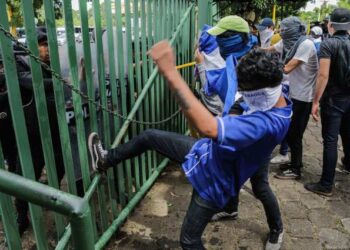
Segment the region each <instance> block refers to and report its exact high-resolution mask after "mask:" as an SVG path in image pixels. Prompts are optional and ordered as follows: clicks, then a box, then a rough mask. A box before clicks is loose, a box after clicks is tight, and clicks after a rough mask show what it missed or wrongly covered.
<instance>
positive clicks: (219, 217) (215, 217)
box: [211, 211, 238, 221]
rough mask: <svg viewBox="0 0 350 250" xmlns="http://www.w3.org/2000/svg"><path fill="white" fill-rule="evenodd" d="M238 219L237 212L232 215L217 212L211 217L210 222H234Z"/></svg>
mask: <svg viewBox="0 0 350 250" xmlns="http://www.w3.org/2000/svg"><path fill="white" fill-rule="evenodd" d="M237 217H238V212H237V211H233V212H232V213H227V212H219V213H216V214H214V215H213V217H211V221H219V220H224V219H226V220H230V219H231V220H235V219H237Z"/></svg>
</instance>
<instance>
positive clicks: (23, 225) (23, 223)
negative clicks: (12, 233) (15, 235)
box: [17, 213, 29, 236]
mask: <svg viewBox="0 0 350 250" xmlns="http://www.w3.org/2000/svg"><path fill="white" fill-rule="evenodd" d="M17 224H18V231H19V235H20V236H22V235H23V233H24V232H25V231H26V230H27V229H28V227H29V218H28V215H27V213H25V214H23V213H19V214H18V215H17Z"/></svg>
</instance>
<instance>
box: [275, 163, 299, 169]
mask: <svg viewBox="0 0 350 250" xmlns="http://www.w3.org/2000/svg"><path fill="white" fill-rule="evenodd" d="M303 167H304V166H303V165H300V167H299V168H298V169H301V168H303ZM279 168H280V170H281V171H286V170H287V169H291V168H295V165H292V164H291V163H283V164H280V165H279Z"/></svg>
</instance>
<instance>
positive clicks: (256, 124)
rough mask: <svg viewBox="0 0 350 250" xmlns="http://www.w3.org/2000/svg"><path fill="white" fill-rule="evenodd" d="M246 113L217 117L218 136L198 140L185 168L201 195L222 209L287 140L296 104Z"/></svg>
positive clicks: (188, 156) (184, 165) (289, 103)
mask: <svg viewBox="0 0 350 250" xmlns="http://www.w3.org/2000/svg"><path fill="white" fill-rule="evenodd" d="M287 103H288V105H287V106H286V107H283V108H272V109H271V110H269V111H266V112H260V111H258V112H254V113H252V114H249V115H242V116H230V115H228V116H225V117H222V118H221V117H217V121H218V138H217V139H216V140H214V139H209V138H203V139H200V140H198V141H197V142H196V143H195V144H194V145H193V147H192V149H191V150H190V152H189V154H188V155H187V156H186V160H185V162H184V163H183V164H182V168H183V170H184V172H185V174H186V176H187V178H188V179H189V181H190V182H191V184H192V185H193V187H194V189H195V190H196V191H197V192H198V193H199V195H200V196H201V197H202V198H203V199H205V200H208V201H211V202H213V203H215V204H216V205H217V206H218V207H220V208H222V207H224V206H225V205H226V203H227V202H228V200H229V199H230V198H231V197H233V196H237V194H238V193H239V190H240V188H241V187H242V185H243V184H244V183H245V182H246V181H247V179H248V178H250V177H251V176H252V175H253V174H254V173H255V172H256V171H257V170H258V168H259V167H260V166H262V164H264V163H267V162H268V160H269V157H270V155H271V153H272V151H273V149H274V148H275V147H276V145H277V144H280V143H281V142H282V140H283V139H284V137H285V135H286V133H287V131H288V128H289V124H290V119H291V116H292V105H291V102H290V101H289V100H287Z"/></svg>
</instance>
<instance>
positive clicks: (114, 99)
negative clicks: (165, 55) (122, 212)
mask: <svg viewBox="0 0 350 250" xmlns="http://www.w3.org/2000/svg"><path fill="white" fill-rule="evenodd" d="M105 4H106V7H105V14H106V20H107V35H108V51H109V56H108V62H109V79H110V80H109V84H110V90H111V92H112V95H111V107H112V108H113V110H115V111H117V112H120V110H119V104H118V103H119V100H118V98H119V97H118V95H117V94H118V93H117V77H116V72H115V58H114V55H115V50H114V48H115V47H114V31H113V17H112V5H111V0H105ZM111 55H112V56H111ZM120 63H122V62H120ZM112 118H113V121H114V130H115V133H116V132H117V129H118V128H119V126H120V125H119V119H118V118H117V117H115V116H114V117H112ZM109 147H110V145H108V148H109ZM107 177H108V190H109V196H110V198H111V199H110V201H111V207H112V213H113V216H114V217H116V216H117V205H116V202H115V199H113V197H114V196H115V195H114V194H115V191H114V189H115V187H116V183H115V179H114V174H113V170H112V169H109V170H108V171H107Z"/></svg>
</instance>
